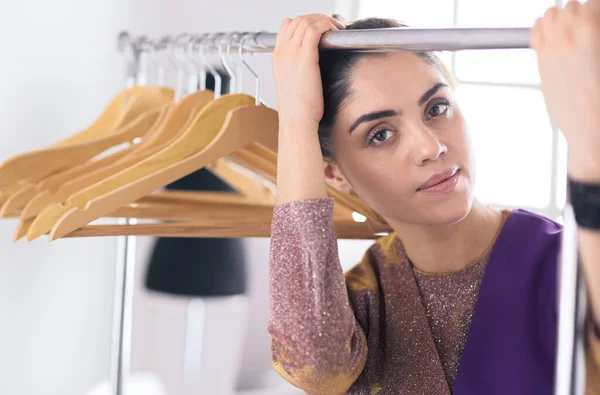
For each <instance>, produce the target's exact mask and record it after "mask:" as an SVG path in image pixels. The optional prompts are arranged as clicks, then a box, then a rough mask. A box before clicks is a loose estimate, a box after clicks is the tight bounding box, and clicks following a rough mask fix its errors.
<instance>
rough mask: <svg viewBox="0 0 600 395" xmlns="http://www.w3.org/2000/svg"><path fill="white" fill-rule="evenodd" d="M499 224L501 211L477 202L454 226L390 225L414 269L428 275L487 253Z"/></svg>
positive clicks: (458, 267) (454, 268)
mask: <svg viewBox="0 0 600 395" xmlns="http://www.w3.org/2000/svg"><path fill="white" fill-rule="evenodd" d="M501 224H502V212H500V211H498V210H495V209H492V208H491V207H489V206H486V205H483V204H482V203H480V202H479V201H478V200H477V199H475V200H474V201H473V205H472V207H471V210H470V211H469V213H468V214H467V216H466V217H464V218H463V219H462V220H460V221H459V222H457V223H454V224H452V225H447V226H439V225H438V226H429V225H418V224H408V223H399V224H397V225H396V226H394V224H392V225H393V226H392V227H393V228H394V230H395V231H396V234H397V235H398V237H399V238H400V240H401V241H402V245H403V246H404V249H405V251H406V254H407V256H408V258H409V259H410V261H411V262H412V264H413V265H414V266H415V268H417V269H419V270H421V271H425V272H429V273H451V272H456V271H459V270H461V269H463V268H464V267H466V266H468V265H469V264H470V263H472V262H474V261H475V260H477V259H478V258H479V257H481V256H482V254H483V253H484V252H485V251H486V250H487V248H488V247H489V246H490V244H491V243H492V242H493V241H494V238H495V236H496V234H497V232H498V230H499V228H500V226H501Z"/></svg>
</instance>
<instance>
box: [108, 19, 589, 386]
mask: <svg viewBox="0 0 600 395" xmlns="http://www.w3.org/2000/svg"><path fill="white" fill-rule="evenodd" d="M182 37H183V38H186V39H187V41H186V42H185V43H182V42H181V38H182ZM275 39H276V34H275V33H267V32H232V33H205V34H202V35H197V36H193V35H182V36H179V37H177V38H175V39H172V38H170V37H162V38H159V39H158V40H154V41H149V40H148V39H147V38H145V37H140V38H133V37H132V36H130V35H129V34H128V33H127V32H123V33H121V34H120V35H119V39H118V42H119V49H120V50H121V52H126V53H127V54H128V62H127V80H128V83H127V85H130V84H132V82H133V81H135V78H136V75H137V74H138V72H139V70H140V63H141V59H142V55H144V54H146V53H147V52H148V49H151V50H152V51H165V50H167V51H169V50H172V49H173V48H176V47H177V46H180V48H188V50H194V51H197V50H198V49H200V50H201V51H204V49H205V47H206V48H207V49H209V50H210V49H214V48H215V47H216V48H218V49H219V51H221V46H222V45H223V42H225V43H226V45H227V47H228V50H230V49H231V48H236V49H238V50H239V51H240V53H242V52H249V53H264V52H272V51H273V49H274V47H275ZM149 42H150V43H151V46H150V47H148V45H147V44H148V43H149ZM142 44H146V46H144V45H142ZM190 44H191V45H190ZM195 44H199V45H200V46H199V47H198V46H197V45H195ZM530 44H531V40H530V28H525V27H524V28H456V27H454V28H436V29H417V28H387V29H368V30H346V31H334V32H328V33H326V34H325V35H324V36H323V38H322V40H321V43H320V45H319V47H320V49H321V50H347V51H367V52H385V51H394V50H408V51H460V50H475V49H524V48H530V47H531V45H530ZM184 45H185V47H184ZM563 222H564V229H563V233H562V248H561V252H560V265H559V284H557V286H558V293H557V294H558V295H559V297H558V306H557V311H558V314H559V318H558V334H559V335H558V353H557V360H556V367H555V368H556V372H555V384H554V387H555V389H554V394H555V395H583V393H584V388H585V363H584V348H583V327H584V312H585V302H586V301H585V288H584V282H583V281H582V275H581V270H580V268H579V265H578V251H577V224H576V222H575V217H574V214H573V209H572V207H571V205H570V203H569V202H567V204H566V207H565V209H564V212H563ZM119 243H120V244H119V246H120V248H119V251H118V257H117V272H116V276H115V278H116V283H115V304H114V307H115V311H114V320H115V321H114V323H113V348H112V358H111V381H112V385H113V394H114V395H123V392H122V391H123V389H122V388H123V380H124V375H126V374H127V373H128V372H127V370H128V367H129V358H130V349H131V312H132V302H133V300H132V299H133V268H134V265H135V242H134V239H133V238H132V236H122V237H121V238H120V239H119Z"/></svg>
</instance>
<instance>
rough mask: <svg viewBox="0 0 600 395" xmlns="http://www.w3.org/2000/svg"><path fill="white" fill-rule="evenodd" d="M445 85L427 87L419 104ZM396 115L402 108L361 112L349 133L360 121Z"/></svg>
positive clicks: (445, 86)
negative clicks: (398, 109)
mask: <svg viewBox="0 0 600 395" xmlns="http://www.w3.org/2000/svg"><path fill="white" fill-rule="evenodd" d="M447 87H448V85H447V84H445V83H443V82H438V83H437V84H435V85H434V86H433V87H432V88H431V89H429V90H428V91H427V92H425V93H424V94H423V96H421V98H420V99H419V106H422V105H423V104H425V102H426V101H427V100H429V98H431V96H433V95H435V94H436V93H437V91H439V90H440V89H442V88H447ZM397 115H402V110H400V111H396V110H380V111H373V112H369V113H366V114H363V115H361V116H360V117H358V119H357V120H356V121H354V123H353V124H352V126H350V131H349V133H352V132H353V131H354V129H356V128H357V127H358V125H360V124H361V123H364V122H370V121H375V120H377V119H380V118H386V117H394V116H397Z"/></svg>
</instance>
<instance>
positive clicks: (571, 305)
mask: <svg viewBox="0 0 600 395" xmlns="http://www.w3.org/2000/svg"><path fill="white" fill-rule="evenodd" d="M561 242H562V243H561V252H560V266H559V284H558V294H557V296H558V298H557V299H558V300H557V303H558V306H557V310H558V349H557V358H556V365H555V366H556V367H555V377H554V393H555V395H582V394H583V393H584V391H585V385H584V384H585V363H584V348H583V334H584V328H583V327H584V311H585V303H586V301H585V289H584V282H583V281H582V275H581V271H580V268H579V265H578V253H577V223H576V222H575V216H574V214H573V208H572V206H571V205H570V204H569V203H567V205H566V207H565V210H564V229H563V233H562V241H561Z"/></svg>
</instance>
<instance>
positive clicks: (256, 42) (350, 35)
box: [119, 27, 531, 52]
mask: <svg viewBox="0 0 600 395" xmlns="http://www.w3.org/2000/svg"><path fill="white" fill-rule="evenodd" d="M530 31H531V29H530V28H528V27H510V28H505V27H498V28H458V27H453V28H437V29H420V28H411V27H400V28H386V29H361V30H342V31H334V32H328V33H325V34H324V35H323V38H322V39H321V43H320V45H319V48H320V49H322V50H351V51H369V52H384V51H393V50H407V51H461V50H475V49H522V48H530V47H531V38H530V34H531V33H530ZM181 37H184V38H202V39H205V40H207V41H208V42H212V43H214V42H215V41H216V39H218V38H220V39H225V40H226V39H228V38H232V43H231V46H232V47H233V48H237V47H238V46H239V45H241V42H242V40H241V39H240V37H246V40H244V42H243V46H244V51H246V52H272V51H273V49H274V48H275V40H276V38H277V34H276V33H267V32H229V33H225V32H221V33H206V34H201V35H198V36H196V35H187V34H184V35H181V36H180V37H178V38H175V39H172V38H170V37H169V36H164V37H161V38H159V39H157V40H155V41H154V45H153V47H154V49H155V50H165V49H168V48H169V46H170V45H172V44H176V43H177V42H178V41H179V39H180V38H181ZM235 37H237V39H236V38H235ZM140 39H141V40H147V38H146V37H140V38H137V39H136V40H140ZM136 40H134V39H133V38H132V37H131V36H130V35H129V34H128V33H127V32H123V33H121V34H120V35H119V42H120V45H127V44H128V43H135V41H136Z"/></svg>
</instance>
